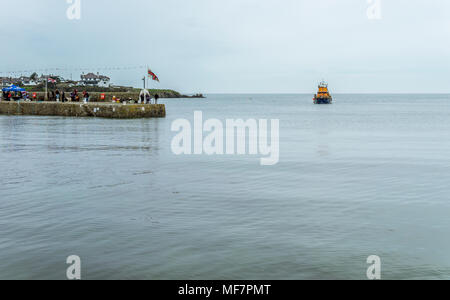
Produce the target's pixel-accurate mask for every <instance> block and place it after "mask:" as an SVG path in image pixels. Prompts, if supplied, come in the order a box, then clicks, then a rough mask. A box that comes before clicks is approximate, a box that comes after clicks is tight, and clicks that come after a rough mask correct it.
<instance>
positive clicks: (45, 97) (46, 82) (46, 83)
mask: <svg viewBox="0 0 450 300" xmlns="http://www.w3.org/2000/svg"><path fill="white" fill-rule="evenodd" d="M47 95H48V75H47V80H46V81H45V95H44V99H45V101H48V96H47Z"/></svg>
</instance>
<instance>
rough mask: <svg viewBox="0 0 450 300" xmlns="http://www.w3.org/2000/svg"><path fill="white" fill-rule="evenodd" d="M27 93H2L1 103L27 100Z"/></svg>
mask: <svg viewBox="0 0 450 300" xmlns="http://www.w3.org/2000/svg"><path fill="white" fill-rule="evenodd" d="M29 96H30V95H29V94H28V92H6V91H2V94H1V99H2V100H3V101H15V100H22V99H23V100H27V99H28V98H29Z"/></svg>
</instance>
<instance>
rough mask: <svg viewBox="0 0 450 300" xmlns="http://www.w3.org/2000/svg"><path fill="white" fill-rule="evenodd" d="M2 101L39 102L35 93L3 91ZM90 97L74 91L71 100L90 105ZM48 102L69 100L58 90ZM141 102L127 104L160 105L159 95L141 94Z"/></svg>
mask: <svg viewBox="0 0 450 300" xmlns="http://www.w3.org/2000/svg"><path fill="white" fill-rule="evenodd" d="M0 95H1V100H3V101H14V100H38V101H39V99H37V97H36V93H33V99H30V94H29V93H28V92H14V91H3V92H2V93H1V94H0ZM90 97H91V96H90V95H89V93H88V92H87V91H83V92H82V93H81V94H80V93H79V92H78V90H76V89H75V90H73V91H72V92H71V93H70V100H71V101H72V102H80V100H81V99H82V101H83V102H84V103H88V102H89V101H90ZM46 98H47V99H48V101H56V102H67V101H68V100H69V99H68V98H67V97H66V92H64V91H62V92H61V91H59V90H58V89H57V90H52V91H48V92H47V97H46ZM139 99H140V100H139V101H133V100H132V99H131V98H130V99H128V101H127V102H129V103H142V104H152V103H154V104H158V99H159V95H158V94H155V95H154V96H153V98H152V96H151V95H150V93H148V92H147V93H145V94H141V95H140V96H139ZM42 100H43V98H42V96H41V98H40V101H42ZM112 100H113V102H122V101H121V100H120V99H118V98H116V97H115V96H113V98H112Z"/></svg>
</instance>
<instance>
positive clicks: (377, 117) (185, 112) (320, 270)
mask: <svg viewBox="0 0 450 300" xmlns="http://www.w3.org/2000/svg"><path fill="white" fill-rule="evenodd" d="M206 96H207V98H205V99H162V100H161V102H162V103H164V104H165V105H166V110H167V116H166V118H161V119H136V120H110V119H100V118H98V119H97V118H64V117H37V116H0V279H38V280H44V279H66V275H67V269H68V267H70V264H68V263H67V258H68V257H69V256H73V255H76V256H78V257H79V258H80V260H81V276H82V279H156V280H159V279H177V280H187V279H189V280H195V279H211V280H221V279H225V280H227V279H235V280H243V279H252V280H274V279H288V280H293V279H294V280H296V279H323V280H328V279H349V280H359V279H367V273H368V269H369V268H370V267H371V262H370V260H369V262H368V258H369V257H371V256H377V257H379V259H380V261H381V276H382V279H450V238H449V237H450V184H449V183H450V158H449V155H450V95H439V94H424V95H418V94H415V95H406V94H395V95H390V94H367V95H363V94H337V95H334V100H335V101H334V103H333V104H332V105H314V104H313V101H312V97H313V96H312V95H306V94H298V95H294V94H280V95H276V94H274V95H258V94H255V95H250V94H243V95H237V94H235V95H234V94H233V95H231V94H215V95H206ZM196 111H197V112H198V111H201V112H202V114H203V119H204V120H207V119H217V120H220V121H222V122H224V123H225V121H226V120H228V119H234V120H238V119H242V120H249V119H253V120H261V119H266V120H279V161H278V163H277V164H274V165H262V164H261V156H260V155H252V154H244V155H220V154H213V155H207V154H199V155H195V154H192V155H184V154H181V155H176V154H175V153H174V151H173V146H172V141H173V139H174V137H175V136H176V134H177V132H176V131H172V128H173V127H172V126H173V124H174V122H176V120H180V119H186V120H191V121H192V122H193V120H194V113H195V112H196ZM192 124H193V123H192Z"/></svg>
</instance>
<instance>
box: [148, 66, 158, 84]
mask: <svg viewBox="0 0 450 300" xmlns="http://www.w3.org/2000/svg"><path fill="white" fill-rule="evenodd" d="M148 77H151V78H152V79H153V80H155V81H158V82H159V78H158V76H156V74H155V73H153V72H152V70H150V69H148Z"/></svg>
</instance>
